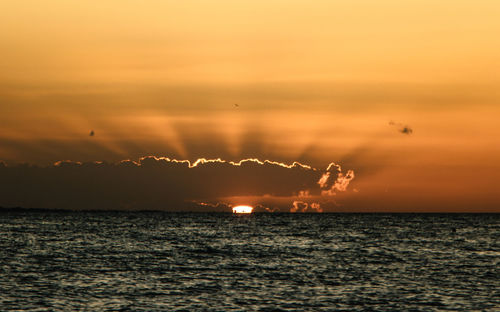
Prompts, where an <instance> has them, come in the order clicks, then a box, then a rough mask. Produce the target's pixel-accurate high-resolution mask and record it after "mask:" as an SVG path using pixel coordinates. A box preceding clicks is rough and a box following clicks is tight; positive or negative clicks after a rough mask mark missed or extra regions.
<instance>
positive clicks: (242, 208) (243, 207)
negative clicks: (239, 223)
mask: <svg viewBox="0 0 500 312" xmlns="http://www.w3.org/2000/svg"><path fill="white" fill-rule="evenodd" d="M252 212H253V207H252V206H248V205H239V206H234V207H233V213H252Z"/></svg>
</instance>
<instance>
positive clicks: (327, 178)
mask: <svg viewBox="0 0 500 312" xmlns="http://www.w3.org/2000/svg"><path fill="white" fill-rule="evenodd" d="M353 177H354V173H353V172H352V171H348V172H347V173H345V174H344V173H342V172H341V169H340V167H339V166H337V165H335V164H330V165H329V166H328V168H327V169H326V170H318V169H315V168H312V167H310V166H307V165H303V164H300V163H298V162H295V163H293V164H291V165H287V164H284V163H279V162H274V161H267V160H266V161H260V160H257V159H246V160H242V161H240V162H228V161H223V160H220V159H215V160H207V159H199V160H197V161H196V162H194V163H192V162H189V161H187V160H175V159H169V158H157V157H152V156H150V157H143V158H141V159H139V160H138V161H132V160H124V161H121V162H118V163H105V162H89V163H80V162H74V161H60V162H57V163H55V164H54V165H52V166H47V167H38V166H32V165H27V164H23V165H16V166H6V165H4V164H0V206H2V207H27V208H49V209H51V208H57V209H74V210H103V209H104V210H117V209H119V210H169V211H182V210H201V211H230V206H231V204H230V203H227V202H224V201H222V200H220V199H222V198H231V197H233V198H234V197H237V196H240V197H245V196H247V197H249V196H250V197H251V196H253V197H259V196H260V197H268V198H294V197H304V198H305V197H311V196H319V197H321V196H323V195H324V194H323V195H322V193H324V192H327V193H328V194H326V195H327V196H332V195H334V194H333V193H334V192H335V191H344V190H345V187H347V184H348V183H349V181H350V180H351V179H352V178H353ZM320 179H322V182H321V183H318V181H320ZM292 202H293V200H291V201H290V202H289V204H288V205H289V206H290V207H292ZM256 204H258V203H256ZM266 208H268V209H266ZM259 209H261V210H266V211H271V210H275V207H271V206H269V207H264V206H263V207H260V208H259ZM308 209H309V210H311V209H312V210H315V211H320V210H321V208H320V207H319V204H315V203H309V204H308ZM302 210H303V209H302ZM306 210H307V209H306Z"/></svg>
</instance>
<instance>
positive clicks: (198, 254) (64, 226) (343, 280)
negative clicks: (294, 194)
mask: <svg viewBox="0 0 500 312" xmlns="http://www.w3.org/2000/svg"><path fill="white" fill-rule="evenodd" d="M499 259H500V215H495V214H484V215H465V214H456V215H453V214H450V215H433V214H428V215H425V214H277V215H272V214H261V215H251V216H234V215H231V214H222V213H219V214H215V213H214V214H208V213H192V214H191V213H152V212H151V213H144V212H143V213H124V212H47V211H45V212H33V211H5V210H4V211H0V310H1V311H9V310H23V311H24V310H26V311H62V310H65V311H81V310H85V311H110V310H112V311H230V310H236V311H238V310H239V311H338V310H346V311H366V310H368V311H374V310H376V311H401V310H406V311H408V310H410V311H432V310H452V311H456V310H465V311H471V310H478V311H488V310H490V311H499V310H500V278H499V276H500V274H499V273H500V272H499Z"/></svg>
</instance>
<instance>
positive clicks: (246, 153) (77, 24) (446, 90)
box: [0, 0, 500, 212]
mask: <svg viewBox="0 0 500 312" xmlns="http://www.w3.org/2000/svg"><path fill="white" fill-rule="evenodd" d="M498 16H500V3H499V2H498V1H496V0H475V1H472V0H442V1H430V0H418V1H416V0H408V1H396V0H378V1H370V0H349V1H347V0H331V1H321V0H318V1H314V2H311V1H305V0H288V1H281V0H270V1H246V0H242V1H224V0H212V1H203V0H198V1H189V0H187V1H168V0H164V1H160V0H142V1H136V0H120V1H118V0H107V1H94V0H88V1H68V0H47V1H43V2H41V1H35V0H31V1H30V0H25V1H10V0H7V1H2V2H1V3H0V51H1V52H0V160H1V161H3V162H4V163H5V164H6V165H7V168H10V169H7V168H6V167H0V185H10V186H9V190H11V191H10V192H9V193H7V192H6V191H4V192H3V199H2V200H3V202H2V200H0V206H4V207H7V206H31V207H35V208H62V209H64V208H68V207H69V206H70V205H71V203H72V202H74V201H73V199H74V198H75V196H77V195H74V194H76V193H78V188H77V187H76V185H78V186H79V187H80V189H82V188H81V186H82V185H83V184H82V183H89V184H92V183H94V182H95V181H97V180H99V179H101V177H102V176H103V175H108V174H110V173H109V172H110V170H111V171H113V172H115V173H114V174H116V175H117V176H118V177H121V180H119V181H118V180H117V181H118V182H120V181H123V180H126V181H128V180H132V179H137V177H135V178H134V174H132V173H130V172H128V171H127V172H125V171H126V170H125V171H123V170H122V169H123V168H121V167H120V166H121V165H120V164H121V163H120V161H123V160H129V161H130V162H127V163H131V164H132V165H131V166H137V167H141V164H142V161H144V160H145V159H148V160H149V161H152V160H154V161H156V162H159V163H161V164H163V165H164V166H166V167H168V164H171V163H175V162H172V160H174V159H175V160H179V161H182V160H186V161H189V165H186V166H187V168H184V169H183V170H185V172H184V171H182V173H178V172H176V173H171V172H170V171H168V170H170V169H165V168H163V169H161V170H167V171H165V173H166V174H169V175H172V174H180V175H182V176H190V177H191V178H190V179H191V180H189V183H191V186H192V185H193V183H194V184H196V185H198V186H199V188H201V189H205V191H203V192H201V191H200V192H198V191H196V192H193V191H188V190H190V187H191V186H188V185H185V186H183V188H182V191H179V192H176V193H175V195H176V196H175V198H171V199H172V200H171V203H170V204H169V201H168V200H167V199H166V198H164V194H162V195H161V196H160V195H158V192H161V189H163V187H164V188H165V189H169V188H170V187H171V186H172V185H178V184H179V183H181V182H179V181H181V180H182V177H181V178H179V179H166V180H165V179H163V178H162V177H161V176H159V175H158V172H154V171H151V170H149V171H148V170H146V169H144V170H145V171H148V172H149V173H147V174H146V173H144V174H146V175H145V176H143V177H142V178H141V179H140V180H141V181H143V183H138V184H137V185H135V186H134V188H139V189H141V188H144V191H146V188H147V185H149V184H148V183H147V182H144V181H151V183H155V185H159V189H158V192H157V193H153V194H149V195H147V196H153V197H155V196H156V197H157V198H156V200H155V201H154V203H153V202H148V201H147V200H146V199H145V198H141V197H140V196H139V195H137V196H138V197H137V198H134V199H133V200H132V199H130V198H129V199H127V200H128V202H127V200H126V199H125V197H123V194H124V192H125V191H124V190H125V189H127V187H130V185H128V186H123V187H124V189H119V188H115V189H110V190H108V191H106V192H105V191H102V188H103V187H104V186H101V188H98V187H97V184H95V183H94V184H95V187H94V188H91V189H87V191H85V192H87V193H88V192H93V193H94V194H101V195H99V196H90V197H91V198H95V199H94V200H93V201H89V202H87V203H86V205H85V207H83V206H82V207H80V208H79V209H90V208H92V207H97V206H96V205H98V203H99V202H107V203H108V206H107V207H109V208H110V209H111V208H113V209H125V208H127V207H128V208H127V209H163V210H172V209H173V210H175V209H177V208H175V207H179V209H181V208H180V207H181V206H183V205H184V206H186V207H187V208H186V207H184V208H182V209H191V208H192V209H194V208H193V207H194V206H193V205H192V204H193V203H197V204H198V206H197V208H196V209H201V210H203V209H205V210H210V209H219V210H220V209H222V210H224V209H226V208H227V209H229V208H230V206H231V205H236V204H252V205H255V206H258V205H260V206H259V207H261V208H262V209H265V208H269V209H271V210H273V209H275V208H276V209H280V211H290V210H292V211H297V210H299V211H301V210H305V211H309V210H314V211H319V210H322V211H325V212H328V211H368V212H382V211H396V212H420V211H425V212H463V211H468V212H500V195H499V194H500V190H499V186H498V185H499V183H498V179H499V178H500V164H499V163H498V159H500V144H499V143H498V138H499V137H500V127H498V116H500V114H499V113H500V57H499V55H500V37H499V36H498V34H499V33H500V19H498ZM235 104H237V105H235ZM405 128H406V129H407V130H411V131H403V130H404V129H405ZM91 130H93V131H94V133H95V135H94V136H90V135H89V133H90V131H91ZM148 156H152V157H149V158H148ZM144 157H146V158H144ZM166 158H168V159H169V161H168V162H167V163H168V164H167V165H166V164H165V159H166ZM201 158H203V159H221V161H222V163H224V164H225V165H227V166H233V167H235V168H233V169H234V170H236V171H235V172H237V173H235V174H234V176H231V175H229V176H228V175H227V172H226V171H225V170H222V169H221V170H222V171H224V172H222V171H218V170H219V169H217V168H218V166H214V163H203V164H202V165H200V167H198V166H194V167H193V166H192V164H194V163H195V162H196V160H197V159H201ZM245 159H258V161H247V162H246V163H247V164H248V163H252V164H253V165H255V166H257V167H258V166H262V167H265V168H267V169H268V167H269V166H271V165H270V164H269V163H267V165H266V163H265V162H264V161H265V160H269V161H271V162H273V165H272V166H278V167H280V168H283V169H285V171H286V170H292V171H293V170H295V169H296V168H295V169H293V168H288V167H286V166H292V165H293V163H294V162H298V163H300V164H301V165H304V166H308V167H310V168H311V169H307V170H305V169H304V170H305V171H304V172H306V173H304V172H302V173H304V182H303V183H302V184H300V183H299V184H296V185H294V186H293V187H292V186H290V187H288V188H286V189H287V192H285V193H286V194H285V193H283V192H282V189H281V188H280V185H283V183H284V184H286V183H287V179H288V173H284V172H282V171H279V172H278V173H276V172H275V171H274V170H268V171H269V172H268V171H266V170H261V171H259V172H260V175H259V176H255V173H251V172H247V171H245V170H243V169H241V168H242V167H241V166H237V165H234V164H237V163H238V162H240V161H241V160H245ZM61 160H65V161H70V162H68V163H71V164H72V165H73V166H76V167H75V168H77V169H75V168H73V169H72V170H77V171H78V172H80V173H78V174H75V175H74V176H73V175H69V176H68V177H64V178H62V177H61V176H60V175H59V174H58V173H54V172H55V171H54V170H55V169H57V168H58V169H60V170H69V169H67V168H60V167H61V166H60V163H58V164H56V165H54V164H55V163H56V162H58V161H61ZM95 161H99V162H104V163H105V165H104V167H103V168H104V169H103V168H101V167H99V168H101V169H96V168H94V167H92V166H91V165H88V166H85V165H81V164H80V163H89V162H95ZM231 162H233V164H231ZM274 163H278V165H277V164H274ZM331 163H335V164H337V165H338V166H340V169H338V170H337V167H335V168H336V170H335V172H333V171H332V172H331V177H330V180H329V181H330V183H333V184H335V182H336V181H337V180H338V179H340V180H338V181H343V180H342V179H343V178H345V176H346V175H349V174H348V172H349V170H352V172H353V175H354V177H352V179H349V181H348V186H347V187H346V188H345V190H338V189H337V190H335V191H332V192H331V193H332V194H327V195H325V194H323V195H321V194H322V191H325V190H330V188H331V185H329V186H327V187H326V188H321V187H320V185H319V184H318V182H319V179H321V177H322V175H323V174H325V173H328V172H330V171H331V170H330V171H329V169H328V166H329V165H330V164H331ZM21 164H29V165H31V166H38V167H40V168H43V169H41V171H42V172H43V173H41V174H42V175H43V177H40V176H37V177H36V178H35V177H34V176H33V174H34V173H33V172H31V171H30V172H28V171H29V170H27V169H26V168H25V167H26V165H21ZM183 164H188V163H186V162H184V163H183ZM283 165H284V166H285V167H283ZM23 166H24V167H23ZM212 166H214V168H215V169H214V168H212ZM272 166H271V167H272ZM201 167H206V168H210V170H212V169H213V170H214V171H213V172H212V173H211V174H210V175H200V176H198V173H193V172H199V171H200V170H201V169H200V168H201ZM16 168H17V169H16ZM89 168H90V169H89ZM301 168H302V167H301ZM136 169H137V168H136ZM330 169H331V168H330ZM6 170H7V171H8V172H6ZM33 170H34V169H33ZM86 170H88V171H89V172H88V173H87V174H84V172H87V171H86ZM159 170H160V169H159ZM161 170H160V171H161ZM204 170H205V169H204ZM206 170H208V169H206ZM210 170H209V171H210ZM308 170H309V171H311V172H314V174H312V176H311V175H310V173H311V172H309V171H308ZM56 171H57V170H56ZM230 171H231V170H230ZM2 172H3V174H2ZM90 172H92V173H90ZM210 172H211V171H210ZM80 174H81V176H86V177H89V176H90V177H92V179H93V180H92V179H91V180H85V179H83V178H81V176H80ZM7 177H8V178H7ZM217 177H225V178H224V179H223V181H228V183H227V184H225V183H214V184H216V185H218V187H220V188H221V190H220V191H219V192H215V191H212V192H207V191H206V190H207V189H211V188H210V187H208V186H207V185H209V184H210V183H211V182H210V181H212V180H213V179H215V180H217V179H219V178H217ZM68 179H69V180H68ZM117 179H118V178H117ZM221 179H222V178H221ZM274 179H276V180H274ZM202 180H203V181H204V182H205V184H203V183H201V181H202ZM269 180H272V181H275V182H276V183H275V184H271V185H268V188H269V189H267V190H263V189H261V188H259V187H257V186H256V185H257V184H256V183H255V181H260V183H264V182H265V181H269ZM40 181H52V182H53V188H55V189H57V188H58V187H60V186H61V185H63V184H64V185H67V184H69V185H75V190H74V191H66V193H65V194H64V196H63V195H61V194H60V193H57V194H52V193H51V194H52V195H51V198H52V199H50V200H49V199H47V198H48V197H49V196H42V195H41V194H40V192H38V191H33V188H32V187H35V189H36V185H35V186H33V184H34V183H35V182H38V183H43V182H40ZM185 181H187V180H185ZM217 181H218V180H217ZM311 181H312V182H314V183H312V182H311ZM113 183H114V182H113ZM120 183H121V182H120ZM120 183H118V184H120ZM186 183H187V182H186ZM234 183H237V184H238V185H241V186H240V187H239V188H232V187H230V186H229V185H230V184H234ZM28 185H31V186H30V187H28ZM179 185H181V186H182V183H181V184H179ZM266 185H267V184H266ZM23 190H32V191H26V192H24V191H23ZM101 191H102V192H101ZM82 192H83V191H82ZM14 193H15V194H18V195H15V196H14V195H12V194H14ZM333 193H335V194H333ZM71 194H73V195H71ZM141 194H145V193H141ZM179 194H180V195H179ZM300 194H302V195H300ZM304 194H309V195H307V196H306V195H304ZM70 195H71V196H73V197H71V196H70ZM80 195H81V194H80ZM80 195H78V196H80ZM142 196H146V195H142ZM171 196H173V195H171ZM58 197H60V198H58ZM122 197H123V198H122ZM117 198H121V199H120V200H118V199H117ZM132 201H134V202H133V203H132ZM118 202H119V203H118ZM172 203H175V204H172ZM303 203H307V207H306V209H303V208H304V206H300V205H304V204H303ZM312 204H315V205H312ZM316 204H317V205H316ZM318 205H319V206H321V208H320V209H317V207H318ZM226 206H227V207H226ZM299 206H300V207H299ZM124 207H125V208H124ZM131 207H132V208H131ZM214 207H215V208H214ZM221 207H222V208H221ZM297 207H299V208H300V209H298V208H297ZM313 207H314V208H313ZM68 209H71V208H68ZM103 209H104V208H103Z"/></svg>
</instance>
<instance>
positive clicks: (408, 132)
mask: <svg viewBox="0 0 500 312" xmlns="http://www.w3.org/2000/svg"><path fill="white" fill-rule="evenodd" d="M399 132H401V133H403V134H412V132H413V130H412V129H411V128H410V127H408V126H405V127H403V128H402V129H399Z"/></svg>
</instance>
